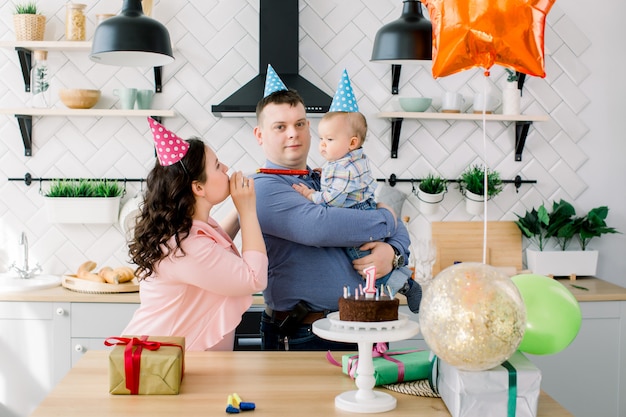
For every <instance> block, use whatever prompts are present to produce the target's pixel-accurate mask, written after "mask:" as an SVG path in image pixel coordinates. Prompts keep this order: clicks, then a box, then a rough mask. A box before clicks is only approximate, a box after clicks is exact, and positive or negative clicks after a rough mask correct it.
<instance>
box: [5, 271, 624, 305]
mask: <svg viewBox="0 0 626 417" xmlns="http://www.w3.org/2000/svg"><path fill="white" fill-rule="evenodd" d="M558 281H559V282H560V283H561V284H563V285H565V287H567V289H569V290H570V291H571V292H572V294H574V297H576V299H577V300H578V301H626V288H623V287H620V286H619V285H615V284H612V283H610V282H607V281H603V280H601V279H599V278H594V277H578V279H576V280H575V281H570V280H569V279H568V278H565V279H559V280H558ZM573 285H575V286H578V287H584V288H587V290H583V289H580V288H576V287H574V286H573ZM398 298H399V299H400V304H406V298H404V296H401V295H400V296H398ZM0 301H49V302H61V303H62V302H71V303H139V293H125V294H86V293H80V292H76V291H71V290H68V289H66V288H64V287H61V286H59V287H55V288H48V289H45V290H38V291H29V292H19V293H10V294H0ZM253 304H255V305H263V304H265V303H264V301H263V296H261V295H255V296H254V301H253Z"/></svg>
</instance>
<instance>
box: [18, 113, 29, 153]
mask: <svg viewBox="0 0 626 417" xmlns="http://www.w3.org/2000/svg"><path fill="white" fill-rule="evenodd" d="M15 118H16V119H17V124H18V125H19V127H20V133H21V134H22V141H23V142H24V155H25V156H33V116H30V115H27V114H16V115H15Z"/></svg>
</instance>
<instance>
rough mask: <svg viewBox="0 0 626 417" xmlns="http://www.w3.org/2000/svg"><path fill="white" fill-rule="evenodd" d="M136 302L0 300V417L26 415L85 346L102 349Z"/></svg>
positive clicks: (125, 321)
mask: <svg viewBox="0 0 626 417" xmlns="http://www.w3.org/2000/svg"><path fill="white" fill-rule="evenodd" d="M138 307H139V304H138V303H69V302H32V301H28V302H26V301H2V302H0V375H2V378H0V416H3V417H5V416H6V417H14V416H15V417H22V416H24V417H26V416H28V415H30V414H31V413H32V412H33V410H34V409H35V407H36V406H37V405H38V404H39V402H41V400H43V399H44V398H45V396H46V395H48V393H49V391H50V390H51V389H52V388H53V387H54V386H55V385H56V384H57V383H58V382H59V381H60V380H61V378H63V376H65V374H66V373H67V371H68V370H69V369H70V368H71V367H72V365H73V364H74V363H75V362H76V361H77V360H78V359H79V358H80V356H81V355H82V353H84V352H85V351H87V350H88V349H99V350H102V349H105V348H106V347H105V346H104V344H103V342H104V339H106V338H107V337H110V336H119V335H120V332H121V331H122V330H123V329H124V327H126V324H127V323H128V322H129V321H130V319H131V317H132V315H133V313H134V311H135V310H136V309H137V308H138Z"/></svg>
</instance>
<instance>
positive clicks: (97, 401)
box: [32, 351, 572, 417]
mask: <svg viewBox="0 0 626 417" xmlns="http://www.w3.org/2000/svg"><path fill="white" fill-rule="evenodd" d="M339 355H340V353H339V352H337V353H336V355H335V356H336V357H338V356H339ZM354 389H356V386H355V384H354V381H353V380H351V379H350V378H349V377H348V376H346V375H344V374H342V372H341V369H340V368H338V367H336V366H334V365H331V364H330V363H328V362H327V361H326V358H325V353H324V352H188V353H186V355H185V377H184V380H183V384H182V387H181V394H180V395H159V396H157V395H137V396H130V395H110V394H109V393H108V352H106V351H90V352H87V353H86V354H85V355H84V356H83V357H82V358H81V359H80V361H79V362H78V363H77V364H76V366H74V368H72V370H71V371H70V372H69V373H68V374H67V375H66V376H65V378H64V379H63V380H62V381H61V382H60V383H59V385H57V386H56V387H55V388H54V389H53V391H52V392H51V393H50V395H48V397H46V398H45V399H44V400H43V401H42V402H41V404H40V405H39V407H38V408H37V409H36V410H35V412H34V413H33V414H32V417H51V416H63V417H85V416H89V417H98V416H133V417H142V416H146V417H147V416H150V417H155V416H168V417H169V416H174V415H181V416H225V415H227V414H226V413H225V409H226V403H227V397H228V395H229V394H232V393H233V392H236V393H238V394H239V396H240V397H241V398H242V400H243V401H251V402H254V403H256V407H257V408H256V410H255V411H253V412H250V413H249V414H248V416H249V417H264V416H271V417H282V416H285V417H293V416H299V417H304V416H315V417H319V416H324V417H329V416H358V415H378V416H382V415H385V413H380V414H353V413H349V412H345V411H341V410H339V409H336V408H335V396H336V395H337V394H340V393H342V392H344V391H349V390H354ZM380 389H383V390H384V388H380ZM385 391H386V392H388V393H390V394H391V395H393V396H394V397H395V398H397V400H398V406H397V408H396V409H395V410H393V411H391V412H389V413H387V415H393V416H394V417H403V416H411V417H415V416H429V417H437V416H445V417H449V416H450V414H449V413H448V410H447V409H446V406H445V405H444V403H443V401H442V400H441V399H439V398H425V397H417V396H413V395H405V394H400V393H396V392H393V391H389V390H385ZM240 415H241V414H240ZM546 416H550V417H571V416H572V415H571V414H570V413H568V412H567V411H566V410H565V409H564V408H563V407H561V406H560V405H559V404H558V403H557V402H556V401H554V400H553V399H552V398H551V397H550V396H548V395H547V394H545V393H544V392H542V393H541V396H540V399H539V410H538V413H537V417H546Z"/></svg>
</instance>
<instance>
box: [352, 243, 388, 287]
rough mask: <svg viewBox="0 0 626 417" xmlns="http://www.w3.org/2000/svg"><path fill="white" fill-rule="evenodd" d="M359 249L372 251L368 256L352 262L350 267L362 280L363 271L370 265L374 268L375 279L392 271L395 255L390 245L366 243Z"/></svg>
mask: <svg viewBox="0 0 626 417" xmlns="http://www.w3.org/2000/svg"><path fill="white" fill-rule="evenodd" d="M359 249H361V250H370V251H372V253H370V254H369V255H367V256H364V257H362V258H359V259H355V260H354V261H352V266H353V267H354V269H356V270H357V272H358V273H359V274H361V276H362V277H363V278H365V274H364V273H363V270H364V269H365V268H367V267H369V266H372V265H374V266H375V267H376V279H378V278H382V277H384V276H385V275H387V274H388V273H390V272H391V270H392V269H393V258H394V256H395V253H394V251H393V248H392V247H391V245H390V244H388V243H385V242H367V243H365V244H363V245H361V247H360V248H359Z"/></svg>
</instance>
